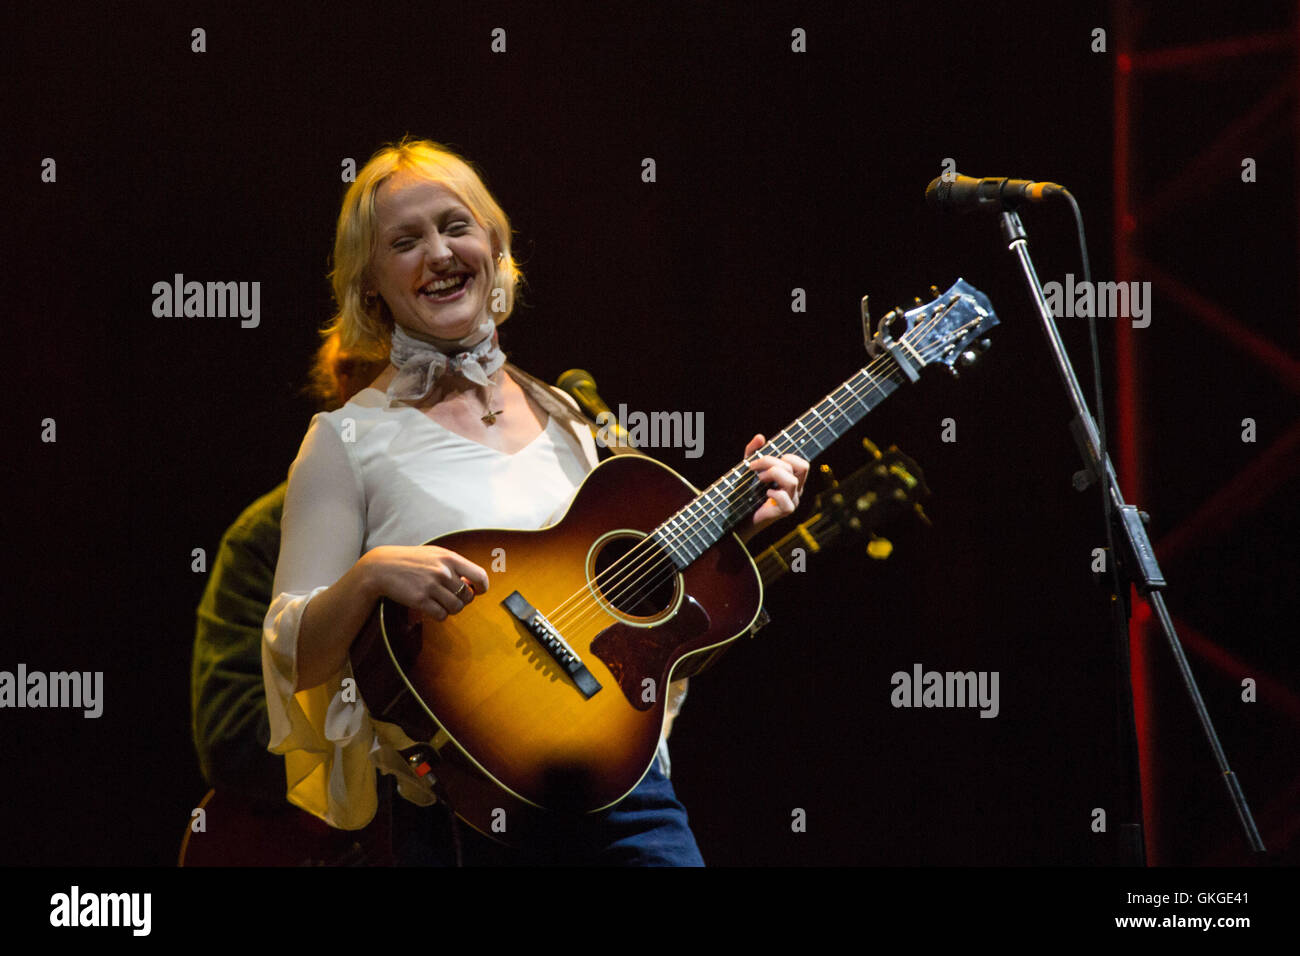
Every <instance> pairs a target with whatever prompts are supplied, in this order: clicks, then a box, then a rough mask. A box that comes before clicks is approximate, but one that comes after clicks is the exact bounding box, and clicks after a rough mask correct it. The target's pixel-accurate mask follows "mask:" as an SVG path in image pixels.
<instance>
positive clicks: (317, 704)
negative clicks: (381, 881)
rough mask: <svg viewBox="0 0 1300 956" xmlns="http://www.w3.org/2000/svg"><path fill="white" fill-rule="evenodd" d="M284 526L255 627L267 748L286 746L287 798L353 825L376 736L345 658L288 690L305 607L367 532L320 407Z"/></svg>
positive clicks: (371, 801) (355, 482) (357, 551)
mask: <svg viewBox="0 0 1300 956" xmlns="http://www.w3.org/2000/svg"><path fill="white" fill-rule="evenodd" d="M281 528H282V539H281V547H280V558H279V562H278V563H277V565H276V572H275V584H274V587H273V590H272V593H273V594H274V595H275V598H274V599H273V600H272V602H271V607H270V609H269V610H268V612H267V615H266V622H265V626H264V627H263V631H262V679H263V682H264V684H265V686H266V700H267V717H268V719H269V722H270V729H271V737H270V743H269V749H270V750H271V751H272V752H274V753H279V754H283V755H284V762H285V772H286V777H287V780H286V784H287V796H288V799H289V802H290V803H292V804H294V805H295V806H298V807H301V808H302V809H304V810H306V811H308V812H309V813H312V814H314V815H316V816H318V817H320V818H321V819H323V820H325V821H326V822H327V823H329V824H330V825H331V826H335V827H339V828H341V829H345V830H355V829H359V828H361V827H364V826H365V825H366V824H367V823H369V822H370V820H371V819H372V818H373V817H374V815H375V811H376V809H377V806H378V799H377V791H376V787H375V766H374V764H373V763H371V760H370V753H371V751H372V750H373V749H374V748H375V747H377V746H378V744H377V740H376V736H375V729H374V725H373V724H372V722H371V720H370V718H369V716H368V715H367V714H366V711H365V707H364V705H363V704H362V703H361V700H360V697H359V695H358V694H357V693H356V684H355V681H354V680H352V668H351V664H350V663H345V664H344V666H343V668H342V669H341V670H339V671H338V672H337V673H335V674H332V675H331V676H330V677H329V679H328V680H326V681H325V682H324V683H322V684H321V685H319V686H317V687H312V688H308V689H306V690H302V691H298V692H297V693H295V692H294V686H295V684H296V683H297V677H298V627H299V624H300V622H301V621H302V615H303V610H304V609H305V608H306V606H307V603H308V602H309V601H311V599H312V598H314V597H315V596H316V595H317V594H319V593H320V592H321V591H324V590H326V589H327V588H328V587H329V586H330V585H332V584H333V583H334V582H335V581H337V580H338V579H339V578H340V577H342V576H343V574H344V573H345V572H346V571H347V570H348V569H349V568H351V567H352V565H353V564H354V563H356V560H357V559H358V558H359V557H360V556H361V549H362V547H363V544H364V540H365V494H364V489H363V486H362V483H361V480H360V473H359V470H358V469H357V467H356V464H355V462H354V461H353V460H352V457H351V456H350V455H349V454H348V452H347V449H346V448H345V447H344V444H343V441H342V439H341V438H340V436H339V433H338V432H337V431H336V430H335V428H334V427H333V426H332V425H331V424H330V422H329V421H328V420H327V419H326V418H325V417H324V416H321V415H317V416H316V417H315V418H314V419H313V420H312V425H311V428H310V429H309V430H308V432H307V437H306V438H305V439H303V444H302V448H301V449H300V450H299V452H298V457H297V458H296V459H295V461H294V463H293V466H292V468H291V469H290V471H289V488H288V492H287V494H286V495H285V503H284V516H283V519H282V523H281Z"/></svg>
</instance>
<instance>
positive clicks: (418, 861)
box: [392, 763, 704, 866]
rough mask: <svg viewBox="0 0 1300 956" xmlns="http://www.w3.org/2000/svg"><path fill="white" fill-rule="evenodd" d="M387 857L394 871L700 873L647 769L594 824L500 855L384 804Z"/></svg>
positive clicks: (696, 855) (449, 826) (459, 830)
mask: <svg viewBox="0 0 1300 956" xmlns="http://www.w3.org/2000/svg"><path fill="white" fill-rule="evenodd" d="M392 812H393V855H394V858H395V860H396V862H397V864H398V865H399V866H456V865H457V853H456V842H457V837H459V842H460V863H461V864H462V865H464V866H546V865H560V866H564V865H568V866H703V865H704V859H703V857H701V856H700V850H699V847H698V846H696V843H695V835H694V834H693V833H691V829H690V826H689V824H688V823H687V819H686V808H685V807H683V806H682V804H681V802H680V801H679V800H678V799H677V795H676V793H675V792H674V791H673V785H672V783H671V782H670V781H669V780H668V778H667V777H665V776H664V775H663V774H662V773H661V772H660V770H659V766H658V764H657V763H656V764H654V765H652V766H651V768H650V771H649V772H648V773H647V774H646V775H645V777H644V778H643V779H642V780H641V782H640V783H639V784H637V786H636V788H635V789H634V790H633V791H632V792H631V793H629V794H628V795H627V796H626V797H624V798H623V800H622V801H621V802H620V803H618V805H616V806H615V807H614V809H613V810H610V811H609V812H608V813H606V814H604V815H602V816H601V817H599V818H598V819H595V820H591V821H588V822H585V823H584V824H582V825H578V826H571V827H563V828H561V827H558V826H557V827H556V828H555V829H554V830H553V831H548V832H547V833H546V834H543V835H542V836H541V837H540V838H539V839H537V840H534V841H532V842H531V843H530V844H529V845H528V846H525V847H520V848H512V847H506V846H503V845H501V844H499V843H496V842H495V841H493V840H489V839H488V838H487V837H485V836H483V835H482V834H480V833H478V831H476V830H474V829H473V828H471V827H469V826H467V825H465V824H464V823H462V822H461V821H459V820H456V819H455V817H454V816H453V815H452V814H451V813H450V812H449V811H448V810H447V809H446V807H445V806H444V805H443V804H441V803H439V804H435V805H434V806H432V807H417V806H416V805H415V804H413V803H410V802H409V801H407V800H404V799H403V798H401V797H399V796H397V795H396V794H395V793H394V794H393V798H392Z"/></svg>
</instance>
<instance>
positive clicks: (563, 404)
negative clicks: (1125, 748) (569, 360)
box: [505, 362, 645, 465]
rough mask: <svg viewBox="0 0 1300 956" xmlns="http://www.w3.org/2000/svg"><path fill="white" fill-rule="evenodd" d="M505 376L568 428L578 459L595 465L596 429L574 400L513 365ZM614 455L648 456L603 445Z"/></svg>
mask: <svg viewBox="0 0 1300 956" xmlns="http://www.w3.org/2000/svg"><path fill="white" fill-rule="evenodd" d="M505 368H506V373H507V374H508V375H509V376H510V377H511V378H513V379H514V380H515V381H516V382H518V383H519V387H520V388H522V389H523V390H524V394H525V395H527V396H528V397H529V398H531V399H532V400H533V401H535V402H536V403H537V404H538V405H540V406H541V407H542V408H543V410H545V411H546V412H547V413H548V414H549V415H551V416H553V417H555V418H556V419H557V420H559V421H561V422H563V423H565V424H566V425H568V426H569V427H568V428H566V429H565V435H566V437H568V438H569V439H570V441H571V442H572V444H573V446H574V450H575V451H576V452H577V453H578V457H579V458H580V459H581V460H583V461H587V462H589V463H590V464H593V465H594V464H595V459H594V458H593V457H592V456H593V455H594V454H595V448H596V447H597V443H596V441H595V437H594V436H595V434H596V428H595V425H594V424H593V423H592V422H591V420H590V419H588V418H587V417H586V416H585V415H583V414H582V413H581V412H580V411H578V408H577V406H576V405H575V404H573V399H571V398H569V396H567V395H565V394H564V393H563V392H558V391H556V390H555V389H554V388H552V387H551V386H550V385H547V384H546V383H545V382H543V381H542V380H541V379H539V378H535V377H533V376H532V375H529V374H528V373H527V372H525V371H524V370H523V369H521V368H519V367H518V366H516V365H514V364H513V363H511V362H507V363H506V366H505ZM588 435H590V436H592V437H591V440H590V441H583V440H582V438H580V437H579V436H583V437H586V436H588ZM600 447H604V448H605V449H606V451H608V452H609V453H610V454H611V455H642V456H644V455H645V452H643V451H641V450H640V449H638V448H633V447H631V446H630V445H618V444H614V445H603V444H602V445H601V446H600Z"/></svg>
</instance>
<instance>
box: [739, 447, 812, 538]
mask: <svg viewBox="0 0 1300 956" xmlns="http://www.w3.org/2000/svg"><path fill="white" fill-rule="evenodd" d="M766 443H767V439H766V438H764V437H763V436H762V435H755V436H754V437H753V438H752V439H751V440H750V442H749V444H748V445H746V446H745V457H746V458H748V457H749V456H750V455H752V454H753V453H754V452H756V451H758V449H760V448H762V447H763V445H765V444H766ZM749 467H750V468H752V469H753V470H754V473H755V474H757V475H758V480H759V481H761V482H763V484H765V485H767V486H768V490H767V500H766V501H765V502H763V504H762V506H761V507H759V509H758V510H757V511H755V512H754V517H753V521H752V522H751V523H750V525H749V526H748V527H747V528H742V529H740V532H739V533H740V537H741V540H742V541H748V540H749V539H750V538H751V537H752V536H753V535H755V534H757V533H758V532H759V531H761V530H763V529H764V528H766V527H767V526H768V525H769V524H771V523H772V522H773V521H775V520H777V519H778V518H784V517H785V516H786V515H789V514H793V513H794V510H795V509H796V508H798V507H799V495H800V494H802V493H803V483H804V482H805V481H806V480H807V479H808V462H806V461H804V460H803V459H802V458H800V457H799V456H797V455H782V456H781V457H780V458H776V457H774V456H772V455H764V456H762V457H761V458H756V459H754V460H753V461H752V462H750V463H749Z"/></svg>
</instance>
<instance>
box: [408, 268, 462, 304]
mask: <svg viewBox="0 0 1300 956" xmlns="http://www.w3.org/2000/svg"><path fill="white" fill-rule="evenodd" d="M472 279H473V276H471V275H470V274H469V273H465V272H462V273H461V274H459V275H454V276H448V277H447V278H445V279H435V280H434V281H433V282H430V283H428V284H427V285H423V286H421V287H420V295H422V296H424V297H425V298H426V299H429V300H431V301H433V302H444V301H446V300H448V299H454V298H456V297H457V296H458V295H460V294H461V292H463V291H464V289H465V286H467V285H469V283H470V281H471V280H472Z"/></svg>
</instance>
